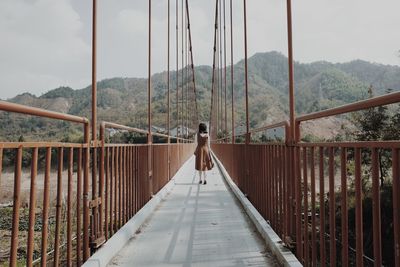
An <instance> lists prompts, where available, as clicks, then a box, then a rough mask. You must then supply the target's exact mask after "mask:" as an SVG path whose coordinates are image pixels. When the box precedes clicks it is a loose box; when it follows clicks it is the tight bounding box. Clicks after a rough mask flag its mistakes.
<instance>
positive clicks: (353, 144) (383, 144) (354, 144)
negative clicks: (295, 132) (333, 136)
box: [296, 141, 400, 148]
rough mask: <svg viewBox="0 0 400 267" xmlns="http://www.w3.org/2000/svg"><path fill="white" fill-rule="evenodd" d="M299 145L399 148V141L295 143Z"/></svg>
mask: <svg viewBox="0 0 400 267" xmlns="http://www.w3.org/2000/svg"><path fill="white" fill-rule="evenodd" d="M296 146H299V147H346V148H400V141H359V142H319V143H297V144H296Z"/></svg>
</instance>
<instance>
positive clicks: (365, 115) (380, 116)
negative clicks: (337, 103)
mask: <svg viewBox="0 0 400 267" xmlns="http://www.w3.org/2000/svg"><path fill="white" fill-rule="evenodd" d="M368 95H369V98H372V97H374V89H373V87H372V85H371V86H370V87H369V88H368ZM391 120H392V118H390V116H389V114H388V109H387V107H386V106H379V107H375V108H369V109H367V110H365V111H361V112H360V114H359V116H356V120H355V124H356V126H358V128H359V129H360V130H359V132H358V133H356V136H355V138H356V140H357V141H382V140H387V138H388V137H389V134H388V131H389V129H391V127H389V126H390V125H392V121H391ZM392 130H394V129H392ZM395 132H399V130H397V129H396V130H395ZM394 134H395V133H393V134H391V135H394ZM378 159H379V168H380V180H381V186H382V185H383V182H384V178H385V177H386V176H387V174H388V170H389V168H390V166H391V159H390V155H389V154H388V151H385V150H383V149H379V151H378ZM362 161H363V164H367V165H370V162H371V152H370V151H369V150H367V149H364V150H363V158H362Z"/></svg>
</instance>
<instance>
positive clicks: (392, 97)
mask: <svg viewBox="0 0 400 267" xmlns="http://www.w3.org/2000/svg"><path fill="white" fill-rule="evenodd" d="M399 102H400V92H394V93H390V94H386V95H383V96H377V97H373V98H369V99H366V100H361V101H357V102H354V103H351V104H346V105H343V106H339V107H336V108H331V109H326V110H322V111H318V112H314V113H310V114H306V115H303V116H300V117H297V118H296V119H295V127H296V131H295V132H296V141H297V142H300V138H301V133H300V124H301V123H302V122H305V121H310V120H315V119H321V118H325V117H331V116H335V115H341V114H345V113H349V112H356V111H360V110H365V109H368V108H374V107H379V106H384V105H389V104H395V103H399Z"/></svg>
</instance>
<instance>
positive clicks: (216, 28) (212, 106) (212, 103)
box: [210, 0, 218, 139]
mask: <svg viewBox="0 0 400 267" xmlns="http://www.w3.org/2000/svg"><path fill="white" fill-rule="evenodd" d="M217 30H218V0H215V22H214V46H213V70H212V78H211V112H210V135H211V138H212V139H216V137H217V134H216V131H215V129H214V128H215V126H216V125H214V124H215V123H216V122H217V121H215V119H216V118H215V117H216V116H213V111H214V110H215V107H214V105H215V100H214V93H215V91H216V88H215V63H216V62H215V61H216V58H215V56H216V55H215V54H216V51H217Z"/></svg>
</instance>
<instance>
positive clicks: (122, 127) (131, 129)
mask: <svg viewBox="0 0 400 267" xmlns="http://www.w3.org/2000/svg"><path fill="white" fill-rule="evenodd" d="M101 126H102V127H104V128H112V129H120V130H126V131H129V132H135V133H141V134H149V132H148V131H146V130H143V129H139V128H135V127H129V126H125V125H121V124H117V123H112V122H102V123H101Z"/></svg>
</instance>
